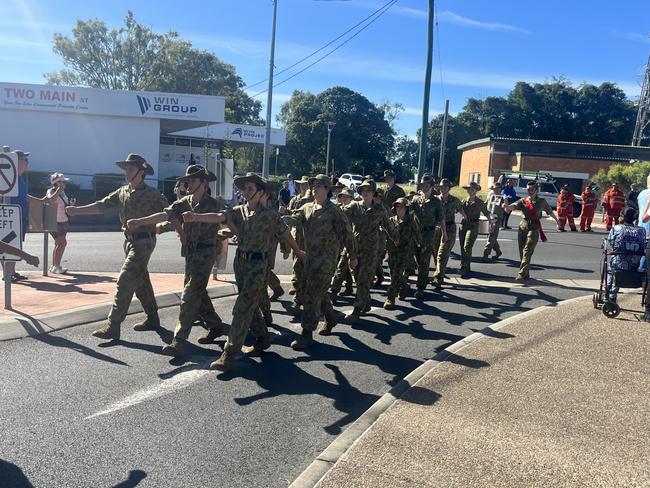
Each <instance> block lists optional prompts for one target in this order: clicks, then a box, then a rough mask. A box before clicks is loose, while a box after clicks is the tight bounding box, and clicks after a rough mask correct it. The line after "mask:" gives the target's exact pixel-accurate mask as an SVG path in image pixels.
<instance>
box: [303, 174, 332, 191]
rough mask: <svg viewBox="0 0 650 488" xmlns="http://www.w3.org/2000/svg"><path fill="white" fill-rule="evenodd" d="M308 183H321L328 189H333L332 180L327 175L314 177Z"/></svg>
mask: <svg viewBox="0 0 650 488" xmlns="http://www.w3.org/2000/svg"><path fill="white" fill-rule="evenodd" d="M308 181H309V184H310V185H313V184H314V183H320V184H321V185H323V186H324V187H326V188H331V187H332V180H331V179H330V178H329V177H328V176H327V175H323V174H320V175H316V176H312V177H311V178H309V180H308Z"/></svg>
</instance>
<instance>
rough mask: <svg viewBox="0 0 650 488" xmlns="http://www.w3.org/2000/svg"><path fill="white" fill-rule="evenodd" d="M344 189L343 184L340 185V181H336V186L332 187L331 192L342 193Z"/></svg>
mask: <svg viewBox="0 0 650 488" xmlns="http://www.w3.org/2000/svg"><path fill="white" fill-rule="evenodd" d="M345 188H347V186H345V185H344V184H343V183H341V182H340V181H337V182H336V185H332V190H339V191H343V190H344V189H345Z"/></svg>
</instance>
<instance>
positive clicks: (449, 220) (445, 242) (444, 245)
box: [433, 178, 467, 288]
mask: <svg viewBox="0 0 650 488" xmlns="http://www.w3.org/2000/svg"><path fill="white" fill-rule="evenodd" d="M450 190H451V181H449V180H448V179H447V178H443V179H442V180H440V195H439V196H438V197H437V198H439V199H440V202H441V203H442V215H443V221H444V224H443V223H441V224H440V229H436V235H435V237H434V252H435V253H436V272H435V273H434V275H433V286H435V287H436V288H440V287H442V281H443V279H444V277H445V271H446V269H447V263H448V262H449V255H450V254H451V249H452V247H454V244H455V243H456V220H455V219H456V214H457V213H459V214H461V216H462V217H463V219H467V215H465V211H464V210H463V206H462V204H461V202H460V200H459V199H458V198H456V197H455V196H453V195H452V194H451V193H449V191H450ZM443 225H444V227H445V230H446V236H445V235H444V234H443V232H442V230H441V229H442V226H443ZM445 237H446V239H445Z"/></svg>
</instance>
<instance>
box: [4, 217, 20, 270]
mask: <svg viewBox="0 0 650 488" xmlns="http://www.w3.org/2000/svg"><path fill="white" fill-rule="evenodd" d="M20 211H21V208H20V205H0V241H2V242H4V243H5V244H9V245H10V246H14V247H17V248H18V249H22V239H21V238H20V236H21V230H22V229H21V228H20V227H21V225H22V220H21V218H20ZM0 261H20V258H19V257H18V256H13V255H11V254H3V253H0Z"/></svg>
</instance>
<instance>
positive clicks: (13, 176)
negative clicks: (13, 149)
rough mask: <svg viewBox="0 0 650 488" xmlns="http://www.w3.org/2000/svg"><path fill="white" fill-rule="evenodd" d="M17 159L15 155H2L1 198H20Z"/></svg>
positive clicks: (0, 166) (0, 160)
mask: <svg viewBox="0 0 650 488" xmlns="http://www.w3.org/2000/svg"><path fill="white" fill-rule="evenodd" d="M17 159H18V158H16V155H15V154H14V153H0V197H17V196H18V185H17V184H16V183H17V182H18V171H17V168H18V161H17Z"/></svg>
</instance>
